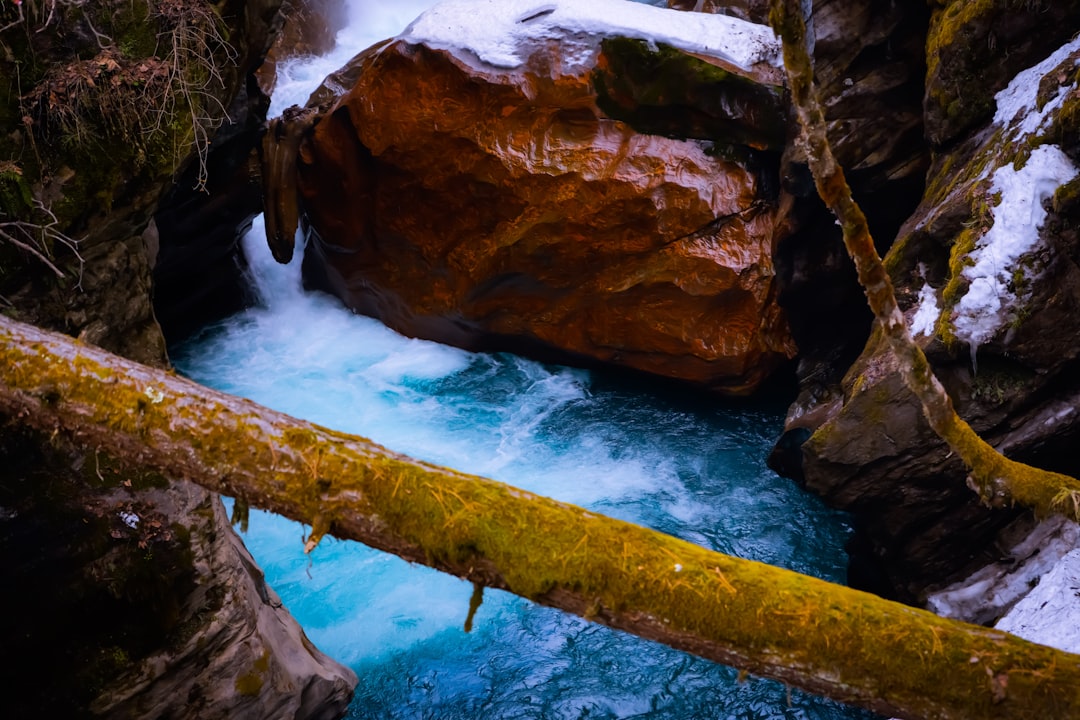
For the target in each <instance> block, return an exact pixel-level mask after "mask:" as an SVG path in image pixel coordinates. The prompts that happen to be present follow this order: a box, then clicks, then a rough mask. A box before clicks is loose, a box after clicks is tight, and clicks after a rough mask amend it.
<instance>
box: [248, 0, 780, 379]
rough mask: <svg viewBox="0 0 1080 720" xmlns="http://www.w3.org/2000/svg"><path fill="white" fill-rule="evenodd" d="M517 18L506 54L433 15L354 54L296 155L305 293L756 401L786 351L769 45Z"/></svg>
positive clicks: (552, 14)
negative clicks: (463, 43) (465, 41)
mask: <svg viewBox="0 0 1080 720" xmlns="http://www.w3.org/2000/svg"><path fill="white" fill-rule="evenodd" d="M472 4H473V5H477V3H475V2H474V3H472ZM457 5H461V6H466V5H467V4H465V3H457ZM518 5H520V6H521V7H517V6H518ZM526 5H528V3H520V2H519V3H513V4H511V6H508V7H507V8H504V9H502V10H500V11H499V12H500V13H502V14H503V15H507V13H517V14H520V15H521V18H517V16H516V15H515V16H514V17H510V16H509V15H507V18H508V19H505V18H504V19H505V20H506V23H507V25H508V27H509V28H510V30H509V31H510V32H518V33H519V36H513V37H514V42H513V43H509V44H504V45H499V44H498V43H497V42H490V41H486V40H483V39H481V40H477V41H474V43H473V47H471V48H470V47H450V46H447V42H448V41H445V42H444V40H443V39H442V38H441V37H439V36H438V33H437V32H436V31H433V30H431V29H430V28H434V27H436V26H437V21H436V20H437V19H436V20H431V21H429V24H428V25H425V24H424V22H425V20H424V18H421V20H419V21H417V23H415V24H414V25H413V26H412V29H411V30H410V31H408V32H407V33H406V34H405V35H404V36H403V37H402V38H399V39H397V40H395V41H393V42H392V43H390V44H388V45H385V46H381V47H376V48H373V49H371V50H370V51H368V52H366V53H364V54H362V55H361V56H359V57H358V58H357V60H355V61H354V63H353V66H352V68H351V69H350V70H349V73H348V74H350V75H351V76H352V78H353V82H352V83H351V85H350V89H349V90H348V92H347V93H346V94H345V95H344V96H343V97H341V98H340V99H339V100H338V102H337V103H336V104H335V105H334V106H333V107H331V108H330V109H329V110H328V111H327V112H326V113H325V114H324V115H323V116H322V117H321V118H320V119H319V120H318V123H317V125H316V126H315V129H314V133H313V135H312V136H311V138H310V140H309V141H308V142H306V143H305V144H304V145H303V146H302V147H301V150H300V157H301V162H300V167H299V178H300V180H299V186H300V192H301V195H302V198H303V205H304V208H305V210H306V213H307V217H308V219H309V221H310V224H311V227H312V228H313V229H314V233H313V239H312V241H311V243H310V245H309V247H308V249H307V254H306V256H305V275H306V278H307V280H308V282H309V283H311V284H314V285H316V286H319V287H324V288H327V289H329V290H331V291H332V292H334V293H335V294H337V295H338V296H339V297H341V298H342V299H344V300H345V302H346V303H347V304H348V305H349V306H350V307H351V308H353V309H355V310H357V311H359V312H362V313H365V314H369V315H373V316H375V317H378V318H380V319H382V320H383V321H384V322H386V323H387V324H388V325H390V326H391V327H393V328H395V329H397V330H399V331H401V332H403V333H405V334H408V335H412V336H420V337H426V338H431V339H435V340H439V341H443V342H448V343H452V344H455V345H459V346H462V347H466V348H470V349H485V350H493V349H507V350H514V351H518V352H523V353H526V354H531V355H535V356H540V357H545V358H553V359H554V358H558V359H561V360H564V361H570V362H575V363H581V364H595V363H609V364H614V365H618V366H621V367H626V368H631V369H634V370H640V371H644V372H649V373H654V374H657V375H662V376H665V377H672V378H678V379H681V380H687V381H691V382H694V383H698V384H700V385H703V386H706V387H708V388H710V389H713V390H716V391H719V392H723V393H729V394H745V393H748V392H750V391H752V390H753V389H754V388H755V387H757V386H758V385H759V384H760V383H761V382H762V381H763V380H764V379H765V378H766V377H767V376H768V375H769V373H770V371H772V370H773V369H775V368H776V367H777V366H778V365H779V364H780V363H782V362H783V361H785V360H787V359H788V358H790V357H792V356H793V354H794V352H795V346H794V343H793V342H792V339H791V336H790V334H789V332H788V329H787V325H786V322H785V320H784V316H783V313H782V311H781V310H780V308H779V306H778V305H777V299H776V294H777V288H776V283H775V270H774V267H773V260H772V256H773V252H774V249H775V246H776V243H777V241H778V240H779V239H780V238H781V237H782V236H783V235H784V234H785V233H786V232H787V228H786V225H785V223H784V221H783V217H784V210H783V209H782V207H781V205H782V203H781V194H780V190H779V188H778V184H777V182H776V173H777V168H778V155H779V151H780V150H781V149H782V147H783V143H784V139H785V138H784V133H785V113H786V110H785V107H786V106H785V104H784V99H783V90H782V88H781V87H779V86H778V82H779V80H778V75H777V68H776V67H775V66H774V65H773V64H771V63H770V62H767V61H766V60H768V58H769V55H768V54H765V55H762V52H764V51H765V50H769V49H770V47H771V46H770V45H769V43H771V42H772V41H771V39H770V38H771V34H769V35H768V36H762V37H765V38H766V40H767V42H766V40H762V41H760V42H761V43H763V44H762V46H761V47H762V48H764V50H762V49H760V48H754V47H753V46H750V48H751V51H750V52H748V51H747V50H746V48H744V47H742V46H740V45H739V44H738V43H739V42H743V43H745V42H746V41H745V40H744V39H743V38H744V37H751V38H756V37H757V36H756V35H754V33H759V31H760V30H761V29H762V28H760V26H754V25H747V24H745V23H742V24H736V25H732V26H731V27H733V28H734V30H731V31H730V34H731V36H732V37H733V38H735V39H734V40H732V47H734V48H735V49H734V50H732V49H731V48H728V49H727V50H726V51H724V52H720V51H714V52H713V55H712V56H708V55H705V54H704V50H703V49H702V47H700V46H698V45H692V44H691V47H689V48H684V49H678V48H676V47H674V46H670V45H665V44H660V45H657V46H650V45H649V43H646V42H645V41H643V40H640V39H638V37H645V36H647V35H646V34H645V33H641V34H640V35H638V36H635V35H634V30H633V27H631V26H627V27H618V28H614V29H611V28H608V29H607V30H606V31H604V30H600V31H597V30H596V29H595V27H594V25H589V24H588V22H592V21H588V22H586V24H585V25H584V26H583V27H584V29H582V27H579V26H578V25H575V24H574V23H575V22H578V23H580V22H584V21H580V20H579V19H578V18H577V16H573V15H571V14H570V13H568V11H567V9H566V8H565V7H563V6H558V7H557V8H556V9H554V10H551V11H544V12H538V13H533V14H530V13H528V12H524V11H525V10H530V9H532V8H531V6H529V7H525V6H526ZM633 7H640V9H641V11H642V12H648V13H655V15H654V14H649V15H648V18H650V19H652V18H654V17H655V18H658V22H661V23H669V22H671V18H672V16H674V18H675V19H676V20H677V21H678V22H686V20H687V19H694V20H696V19H697V18H693V17H692V16H689V15H686V14H683V13H675V12H672V11H665V10H660V9H656V8H649V7H645V6H633ZM451 9H453V8H452V7H451ZM483 9H484V10H485V12H487V9H486V6H485V8H483ZM600 10H603V8H601V9H600ZM444 12H446V11H445V10H444ZM491 12H495V11H494V10H492V11H491ZM597 12H599V11H597ZM477 13H479V11H477ZM425 17H426V16H425ZM483 17H484V21H483V22H484V23H487V24H491V25H493V26H498V24H499V22H502V20H500V19H499V17H501V16H491V15H485V16H483ZM493 17H494V19H493ZM708 20H709V21H710V22H712V23H713V25H715V28H713V27H712V26H709V30H710V31H711V32H717V33H719V32H721V31H724V30H725V29H726V28H728V25H726V24H724V23H739V22H740V21H737V20H730V19H729V18H721V17H710V18H708ZM454 21H455V22H456V21H457V20H456V19H455V20H454ZM533 24H536V25H537V27H538V28H539V30H537V31H536V32H533V33H532V34H529V32H530V31H531V28H532V25H533ZM447 25H449V21H448V22H447ZM520 28H525V29H524V30H521V29H520ZM496 30H498V28H497V27H496V28H494V29H492V30H491V32H492V33H495V32H496ZM659 30H660V31H661V34H660V36H661V37H667V36H664V35H663V32H662V31H663V28H659ZM736 31H737V32H736ZM680 32H683V31H680ZM766 32H768V31H767V30H766ZM425 33H426V34H425ZM520 33H524V34H520ZM738 33H742V35H738ZM680 37H683V36H682V35H679V34H677V33H675V32H674V31H672V32H671V33H669V39H671V41H672V42H673V43H677V42H679V38H680ZM722 37H726V36H721V38H722ZM485 42H487V43H488V44H484V43H485ZM755 42H758V41H757V40H755ZM492 48H495V49H494V50H493V49H492ZM507 48H509V49H507ZM687 50H689V51H691V52H688V51H687ZM740 52H741V53H743V54H744V55H748V57H749V60H746V59H742V58H741V56H740V55H739V53H740ZM754 53H757V54H756V55H755V54H754ZM733 58H734V59H733ZM317 97H318V96H317ZM323 97H325V96H323ZM269 225H270V223H268V226H269ZM280 234H283V235H284V236H287V235H288V234H289V233H288V232H287V231H285V232H283V233H280Z"/></svg>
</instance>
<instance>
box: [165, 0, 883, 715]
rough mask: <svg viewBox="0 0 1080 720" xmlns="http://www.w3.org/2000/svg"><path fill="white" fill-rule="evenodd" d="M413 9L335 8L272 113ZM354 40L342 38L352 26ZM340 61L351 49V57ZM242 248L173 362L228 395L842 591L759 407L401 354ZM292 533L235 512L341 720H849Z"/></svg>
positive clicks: (822, 704) (253, 240)
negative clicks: (341, 673)
mask: <svg viewBox="0 0 1080 720" xmlns="http://www.w3.org/2000/svg"><path fill="white" fill-rule="evenodd" d="M429 4H431V3H430V2H415V1H414V2H396V3H379V2H372V1H371V0H368V1H367V2H364V1H363V0H357V2H354V3H353V21H354V22H353V26H351V27H349V28H346V30H344V31H342V34H341V36H339V42H340V43H341V44H340V46H339V49H338V50H337V51H335V53H334V54H333V55H332V56H331V57H328V58H316V59H311V60H310V61H307V62H303V63H294V64H293V66H291V67H288V68H284V69H283V72H282V78H283V80H282V84H281V85H280V86H279V91H278V93H277V94H276V95H275V105H274V107H275V109H276V110H277V111H280V109H281V108H282V107H284V106H286V105H288V104H291V103H292V102H303V99H304V97H305V96H306V93H307V92H309V91H310V89H311V86H312V84H313V83H314V84H317V83H318V82H319V80H321V78H322V76H323V75H325V74H326V73H328V72H330V71H332V70H334V69H336V67H337V66H338V65H340V64H342V63H343V62H344V60H346V59H347V58H348V57H349V56H351V54H352V53H353V52H355V51H357V50H359V49H362V48H363V47H366V46H367V45H368V44H370V42H373V41H375V40H378V39H381V38H382V37H385V36H389V35H391V34H394V33H395V32H397V31H398V30H400V29H401V28H402V27H403V26H404V24H405V23H407V22H408V21H409V20H411V19H412V17H413V16H415V14H417V13H418V12H419V11H420V9H422V6H425V5H429ZM357 23H360V24H359V25H357ZM350 48H351V49H350ZM261 235H262V228H261V221H257V222H256V225H255V227H254V228H253V231H252V233H251V234H250V235H249V236H248V237H247V238H245V241H244V247H245V252H246V254H247V255H248V257H249V261H250V264H251V276H252V283H253V287H254V289H255V290H256V291H257V294H258V296H259V297H260V299H261V301H260V303H259V305H258V306H257V307H254V308H252V309H250V310H248V311H245V312H243V313H240V314H238V315H236V316H234V317H232V318H230V319H228V320H226V321H224V322H222V323H219V324H217V325H214V326H212V327H208V328H206V329H205V330H204V331H203V332H202V333H200V334H199V335H198V336H197V337H195V338H193V339H192V340H190V341H188V342H187V343H185V344H184V345H183V346H180V347H177V348H173V349H172V356H173V359H174V361H175V363H176V365H177V367H178V369H179V370H180V371H181V372H183V373H184V374H186V375H188V376H190V377H192V378H193V379H195V380H197V381H199V382H201V383H203V384H205V385H208V386H210V387H214V388H217V389H220V390H224V391H226V392H230V393H233V394H236V395H242V396H245V397H249V398H251V399H253V400H255V401H257V402H260V403H262V404H264V405H267V406H270V407H273V408H275V409H278V410H281V411H284V412H287V413H290V414H292V415H295V416H298V417H302V418H306V419H309V420H311V421H314V422H317V423H320V424H322V425H326V426H328V427H332V428H335V429H339V430H344V431H347V432H351V433H356V434H360V435H364V436H366V437H369V438H371V439H373V440H375V441H376V442H379V443H381V444H383V445H386V446H388V447H390V448H392V449H394V450H397V451H401V452H405V453H408V454H410V455H414V456H416V457H419V458H422V459H424V460H429V461H432V462H437V463H440V464H444V465H449V466H451V467H454V468H457V469H460V470H464V471H467V472H471V473H476V474H480V475H485V476H488V477H492V478H495V479H498V480H501V481H504V482H507V483H510V484H512V485H516V486H519V487H523V488H526V489H529V490H532V491H534V492H537V493H541V494H545V495H549V496H552V497H555V498H558V499H561V500H565V501H569V502H573V503H576V504H580V505H584V506H587V507H589V508H591V509H594V510H596V511H599V512H603V513H606V514H608V515H612V516H615V517H619V518H623V519H626V520H630V521H633V522H638V523H642V524H645V525H649V526H651V527H653V528H656V529H658V530H661V531H663V532H667V533H671V534H673V535H677V536H679V537H682V538H684V539H687V540H690V541H692V542H695V543H699V544H701V545H704V546H706V547H709V548H713V549H716V550H719V551H721V552H726V553H730V554H733V555H738V556H741V557H747V558H753V559H756V560H761V561H764V562H768V563H772V564H775V565H781V566H784V567H788V568H791V569H794V570H798V571H799V572H803V573H808V574H812V575H816V576H819V577H823V578H826V579H829V580H833V581H838V582H843V580H844V566H845V563H846V556H845V555H844V553H843V544H844V542H845V540H846V539H847V537H848V534H849V528H848V526H847V524H846V521H845V517H844V516H843V515H842V514H840V513H837V512H834V511H831V510H829V509H828V508H826V507H824V505H822V504H821V503H820V502H819V501H817V500H816V498H813V497H810V496H808V495H806V494H804V493H802V492H801V491H799V490H798V488H796V487H795V486H794V485H793V484H792V483H790V482H789V481H786V480H783V479H781V478H779V477H777V476H776V475H775V474H773V473H772V472H771V471H769V470H768V469H767V468H766V467H765V464H764V458H765V456H766V454H767V453H768V450H769V447H770V445H771V443H772V442H773V440H774V439H775V438H776V437H777V435H778V433H779V430H780V426H781V424H782V419H783V410H784V408H783V406H782V405H781V404H778V403H775V402H773V403H769V402H759V403H738V404H731V403H727V404H722V403H717V402H713V401H707V400H704V399H701V398H695V397H692V396H687V395H680V394H676V393H672V392H671V391H670V390H665V389H662V388H649V387H644V386H642V382H641V381H640V380H637V381H630V380H627V379H626V378H619V377H610V376H606V375H604V374H601V373H590V372H586V371H582V370H577V369H571V368H565V367H558V366H551V365H544V364H541V363H536V362H532V361H529V360H524V359H521V358H518V357H515V356H511V355H505V354H503V355H478V354H470V353H466V352H464V351H461V350H457V349H454V348H449V347H445V346H441V345H437V344H434V343H430V342H424V341H419V340H411V339H408V338H404V337H402V336H400V335H397V334H396V333H394V332H392V331H390V330H388V329H386V328H385V327H384V326H382V325H381V324H380V323H379V322H377V321H375V320H372V319H370V318H365V317H361V316H357V315H353V314H351V313H350V312H348V311H347V310H345V309H344V308H343V307H342V306H341V305H340V304H339V303H338V302H337V301H336V300H334V299H332V298H329V297H327V296H325V295H321V294H317V293H305V292H303V291H302V290H301V289H300V280H299V268H298V266H297V264H296V263H294V264H293V265H291V266H287V267H286V266H279V265H276V264H275V263H274V261H273V260H272V259H271V258H270V257H269V252H268V251H267V250H266V248H265V241H264V240H263V239H262V236H261ZM304 534H305V533H304V529H303V528H301V527H300V526H299V525H297V524H295V523H292V522H290V521H287V520H284V519H282V518H279V517H276V516H272V515H268V514H265V513H257V512H253V513H252V517H251V521H250V526H249V530H248V532H247V533H246V534H245V535H244V541H245V542H246V543H247V545H248V547H249V549H250V550H251V552H252V554H253V555H254V556H255V559H256V560H257V561H258V562H259V564H260V566H261V567H262V568H263V570H264V571H265V572H266V576H267V580H268V582H269V583H270V584H271V585H272V586H273V587H274V589H275V590H276V591H277V592H278V593H279V594H280V596H281V597H282V599H283V601H284V603H285V605H286V606H287V607H288V608H289V610H290V611H291V612H292V613H293V615H295V616H296V618H297V619H298V620H299V622H300V623H301V624H302V625H303V626H304V628H305V630H306V632H307V633H308V635H309V637H310V638H311V639H312V640H313V641H314V642H315V643H316V644H317V645H318V646H319V647H320V648H321V649H322V650H324V651H325V652H327V653H329V654H330V655H332V656H334V657H335V658H337V659H338V660H340V661H342V662H344V663H346V664H348V665H350V666H351V667H352V668H353V669H354V670H355V671H356V672H357V674H358V675H359V676H360V686H359V688H358V689H357V693H356V697H355V700H354V702H353V704H352V706H351V709H350V717H352V718H462V719H466V718H468V719H470V720H472V719H481V718H671V719H676V718H679V719H690V718H746V719H751V718H753V719H765V718H822V719H826V718H829V719H839V718H865V717H869V716H868V715H866V714H864V713H862V712H860V711H856V710H853V709H851V708H845V707H843V706H840V705H837V704H835V703H832V702H829V701H825V700H821V699H818V698H814V697H810V696H806V695H803V694H801V693H798V692H789V691H788V690H787V689H786V688H784V687H783V686H781V685H778V684H776V683H772V682H768V681H763V680H757V679H749V680H746V681H744V682H741V683H740V682H738V681H737V677H736V673H735V672H734V671H733V670H730V669H728V668H724V667H721V666H718V665H715V664H713V663H710V662H707V661H705V660H701V659H698V658H695V657H692V656H688V655H685V654H683V653H680V652H677V651H675V650H671V649H669V648H666V647H663V646H659V645H655V644H652V643H649V642H646V641H643V640H640V639H638V638H636V637H633V636H628V635H624V634H622V633H618V632H615V631H611V630H608V629H606V628H602V627H599V626H596V625H592V624H590V623H587V622H585V621H583V620H580V619H578V618H575V617H570V616H566V615H563V614H562V613H560V612H558V611H554V610H550V609H547V608H541V607H537V606H534V605H532V604H531V603H529V602H527V601H525V600H522V599H519V598H516V597H514V596H511V595H507V594H505V593H500V592H496V591H488V592H486V593H485V599H484V603H483V605H482V606H481V607H480V609H479V612H478V613H477V616H476V620H475V623H474V627H473V630H472V632H470V633H465V632H464V629H463V625H464V621H465V617H466V614H467V610H468V605H469V598H470V595H471V593H472V587H471V585H469V584H468V583H465V582H463V581H460V580H458V579H456V578H451V577H448V576H444V575H441V574H440V573H437V572H435V571H433V570H429V569H427V568H422V567H415V566H410V565H409V564H408V563H406V562H404V561H402V560H399V559H397V558H395V557H393V556H388V555H385V554H382V553H378V552H376V551H373V550H369V549H368V548H365V547H364V546H361V545H359V544H357V543H351V542H338V541H334V540H332V539H327V540H325V541H324V542H323V543H322V545H320V546H319V548H317V549H316V550H315V552H314V553H312V555H311V556H310V557H309V556H305V555H304V554H303V541H302V537H303V535H304Z"/></svg>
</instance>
